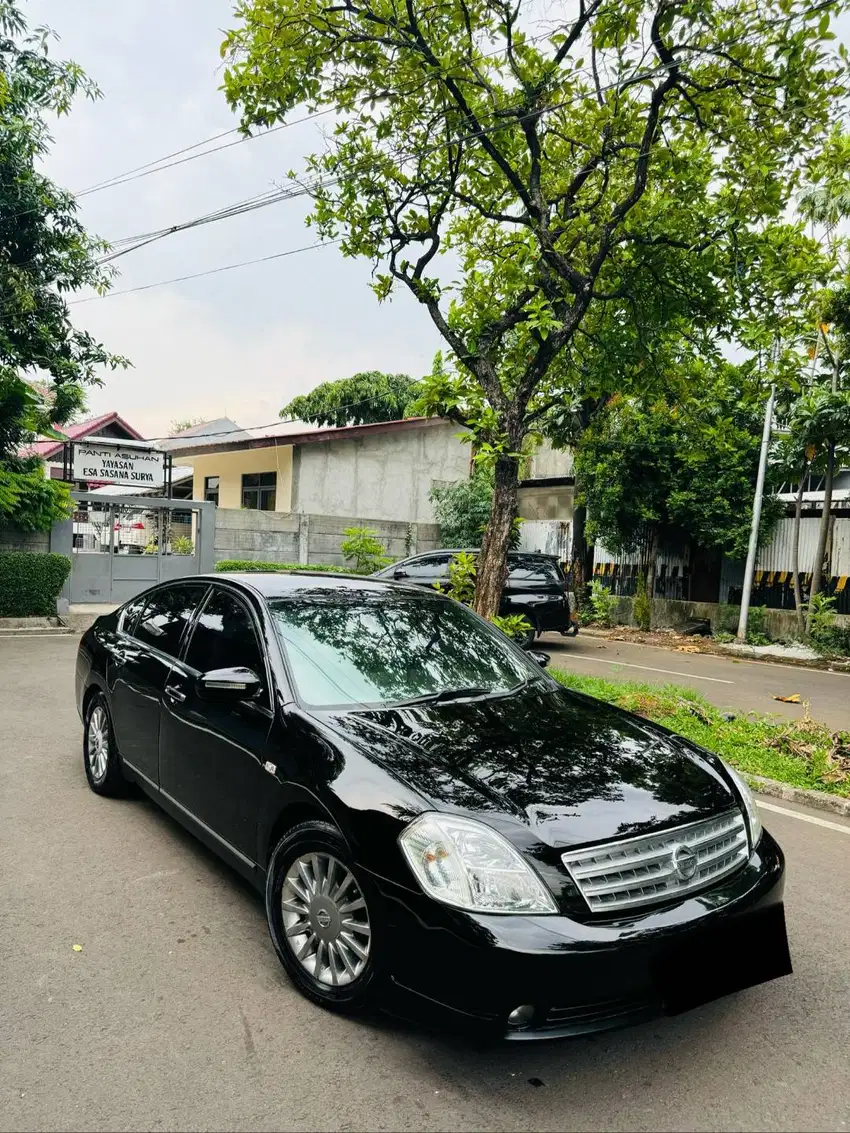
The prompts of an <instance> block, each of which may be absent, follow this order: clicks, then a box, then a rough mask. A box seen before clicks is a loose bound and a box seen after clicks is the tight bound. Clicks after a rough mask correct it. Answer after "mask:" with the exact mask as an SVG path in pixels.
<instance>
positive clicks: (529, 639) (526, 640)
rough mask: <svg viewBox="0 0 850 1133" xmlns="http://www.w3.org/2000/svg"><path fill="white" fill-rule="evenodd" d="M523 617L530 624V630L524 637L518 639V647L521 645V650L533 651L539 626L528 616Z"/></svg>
mask: <svg viewBox="0 0 850 1133" xmlns="http://www.w3.org/2000/svg"><path fill="white" fill-rule="evenodd" d="M523 617H524V618H525V620H526V621H527V622H528V629H527V630H526V631H525V633H524V634H523V635H522V637H518V638H517V645H519V646H520V648H521V649H531V648H532V647H533V645H534V640H535V638H536V637H537V625H536V623H535V622H534V619H533V618H530V617H529V616H528V614H523Z"/></svg>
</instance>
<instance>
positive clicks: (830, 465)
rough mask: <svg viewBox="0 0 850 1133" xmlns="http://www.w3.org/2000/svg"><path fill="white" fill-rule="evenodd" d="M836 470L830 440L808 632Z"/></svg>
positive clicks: (822, 556)
mask: <svg viewBox="0 0 850 1133" xmlns="http://www.w3.org/2000/svg"><path fill="white" fill-rule="evenodd" d="M834 472H835V441H830V442H829V448H828V449H827V454H826V476H825V478H824V482H823V513H822V514H821V517H820V527H819V528H818V545H817V547H816V549H815V561H814V563H813V564H812V589H811V592H810V594H809V612H808V614H807V616H806V633H811V632H812V613H813V610H812V603H813V601H814V597H815V595H816V594H818V593H819V592H820V584H821V575H822V574H823V560H824V556H825V553H826V536H827V533H828V532H829V520H830V512H831V510H832V478H833V473H834Z"/></svg>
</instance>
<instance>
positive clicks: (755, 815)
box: [724, 760, 761, 850]
mask: <svg viewBox="0 0 850 1133" xmlns="http://www.w3.org/2000/svg"><path fill="white" fill-rule="evenodd" d="M724 766H725V767H726V770H727V771H728V772H729V774H730V775H731V776H732V779H733V780H734V782H735V786H736V787H737V788H738V794H739V795H740V796H741V802H742V803H743V804H744V811H745V812H746V815H747V825H748V826H749V828H750V849H751V850H754V849H755V848H756V846H757V845H758V844H759V841H760V839H761V815H760V814H759V808H758V806H757V804H756V800H755V799H754V798H753V792H752V791H751V790H750V787H749V784H748V783H747V781H746V779H745V778H744V777H743V776H742V775H739V774H738V772H737V771H736V770H735V768H734V767H730V766H729V764H728V763H726V761H725V760H724Z"/></svg>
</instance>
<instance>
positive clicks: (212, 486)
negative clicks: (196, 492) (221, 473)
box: [204, 476, 219, 506]
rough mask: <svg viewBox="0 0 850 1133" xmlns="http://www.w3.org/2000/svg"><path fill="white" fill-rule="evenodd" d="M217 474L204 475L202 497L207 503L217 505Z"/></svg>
mask: <svg viewBox="0 0 850 1133" xmlns="http://www.w3.org/2000/svg"><path fill="white" fill-rule="evenodd" d="M218 479H219V478H218V476H205V477H204V499H205V500H206V501H207V503H208V504H215V505H216V506H218Z"/></svg>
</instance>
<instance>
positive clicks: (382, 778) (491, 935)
mask: <svg viewBox="0 0 850 1133" xmlns="http://www.w3.org/2000/svg"><path fill="white" fill-rule="evenodd" d="M199 581H200V583H201V584H202V591H201V593H202V594H203V595H206V601H207V602H211V601H212V599H213V595H214V594H215V593H216V592H217V591H224V592H227V593H229V594H230V595H232V596H233V597H234V598H236V599H237V600H238V601H239V602H241V603H243V604H244V607H245V609H246V610H247V612H248V614H249V616H250V619H251V621H252V623H253V625H254V628H255V632H256V634H257V637H258V640H259V641H260V642H261V643H262V651H263V655H264V664H265V671H264V672H262V673H259V674H258V675H259V676H260V677H261V680H262V682H263V686H264V692H263V694H262V695H261V696H260V697H259V698H258V699H256V700H251V701H243V702H239V701H233V700H232V699H231V700H230V701H226V700H224V699H222V700H220V701H215V700H214V699H213V700H211V699H209V698H208V697H207V696H206V695H205V694H204V691H203V689H202V687H201V685H200V680H199V678H200V676H201V671H200V670H199V669H197V668H190V667H189V665H188V664H187V663H186V660H185V657H186V653H187V650H188V648H189V647H190V642H191V637H192V634H193V632H194V625H195V623H196V621H197V617H198V611H197V610H194V611H193V612H192V613H191V615H190V617H188V618H187V621H186V628H185V630H184V631H183V637H182V640H181V644H180V649H179V653H178V656H176V657H170V656H166V655H165V654H163V653H161V652H160V651H158V650H157V649H156V647H154V646H152V645H143V644H142V643H140V642H139V641H138V640H137V639H136V638H135V637H133V636H132V633H131V632H130V631H132V629H133V625H134V621H133V619H131V618H129V617H127V616H126V615H125V614H124V613H123V612H122V611H118V612H116V613H115V614H110V615H108V616H106V617H102V618H100V619H98V621H97V622H96V623H95V625H94V626H93V627H92V629H91V630H89V631H88V632H87V633H86V634H85V636H84V637H83V640H82V642H81V645H80V652H79V656H78V662H77V674H76V677H77V701H78V707H79V709H80V712H81V713H83V712H84V708H85V702H86V697H87V696H88V695H89V694H90V693H91V692H92V690H94V689H101V690H104V691H105V692H106V694H107V697H108V700H109V704H110V708H111V711H112V715H113V720H114V724H115V730H116V735H117V738H118V742H119V746H120V750H121V754H122V760H123V766H124V770H125V773H126V774H127V776H128V777H129V778H132V779H134V780H135V781H136V782H137V783H138V784H139V785H140V786H141V787H142V788H143V789H144V790H145V791H147V793H148V794H150V795H151V796H152V797H153V798H155V799H156V800H157V801H159V802H160V803H161V805H163V806H164V807H165V809H167V810H168V811H169V812H170V813H171V814H173V815H174V816H175V817H176V818H177V819H178V820H179V821H181V822H182V823H184V824H185V825H186V826H187V827H188V828H189V829H190V830H192V831H193V832H194V833H195V834H196V835H197V836H198V837H199V838H200V839H201V840H202V841H204V842H205V843H206V844H207V845H209V846H211V847H212V848H213V849H214V850H216V851H217V852H218V853H219V854H221V856H222V857H223V858H225V860H227V861H229V862H230V863H231V864H232V865H233V866H234V867H235V868H237V869H238V870H239V871H240V872H241V873H243V874H244V875H245V876H246V877H248V878H250V879H251V880H252V881H253V882H254V883H255V884H256V885H257V886H258V887H259V886H262V884H263V882H264V878H265V869H266V866H267V863H268V860H269V856H270V853H271V850H272V849H273V848H274V846H275V844H276V842H277V840H278V839H279V837H280V836H281V834H282V832H283V831H285V830H286V829H287V828H288V827H290V826H292V825H293V824H295V823H297V822H299V821H302V820H303V819H304V818H306V817H310V816H313V817H323V818H325V819H327V820H329V821H332V822H333V823H334V824H335V825H336V826H337V827H338V828H339V829H340V831H341V832H342V834H343V836H344V837H345V839H346V840H347V842H348V844H349V847H350V850H351V855H352V857H353V859H354V861H355V862H356V864H357V865H358V866H359V868H360V869H361V870H364V871H368V872H369V873H370V874H371V875H372V878H373V880H374V882H375V884H376V885H377V886H378V888H379V889H380V890H381V892H382V894H383V898H384V907H385V916H386V920H387V925H386V930H387V932H388V933H389V934H390V935H391V937H392V938H393V944H392V947H391V948H390V949H389V950H388V951H389V955H390V956H391V957H392V972H391V975H392V982H391V984H390V989H391V990H390V994H389V1006H390V1007H391V1008H395V1009H397V1010H408V1009H411V1010H415V1011H416V1012H417V1013H418V1014H423V1013H424V1014H426V1015H428V1014H431V1013H435V1012H436V1013H437V1014H438V1015H441V1016H442V1017H448V1018H449V1019H453V1020H454V1022H455V1023H456V1024H458V1025H460V1023H461V1022H463V1021H467V1022H476V1023H478V1024H481V1023H485V1024H487V1023H488V1022H489V1023H492V1024H493V1025H494V1026H496V1028H497V1029H498V1030H499V1031H502V1030H503V1029H504V1019H505V1016H506V1014H507V1012H508V1011H509V1010H510V1009H511V1008H512V1007H513V1006H516V1005H517V1004H518V1003H526V1002H527V1003H533V1004H535V1005H536V1007H537V1015H536V1019H537V1020H540V1025H539V1026H535V1027H532V1028H530V1029H528V1030H526V1031H523V1032H520V1033H515V1034H513V1036H512V1037H529V1036H531V1035H537V1034H540V1035H554V1034H572V1033H581V1032H582V1031H585V1030H597V1029H604V1028H605V1027H608V1026H614V1025H621V1024H622V1023H623V1022H628V1021H631V1020H633V1019H636V1018H640V1017H644V1016H645V1015H646V1014H653V1013H655V1012H657V1011H661V1010H671V1009H673V1008H672V1007H671V1004H672V1003H673V1002H674V1000H672V999H669V998H665V995H664V994H663V989H662V983H663V981H662V980H661V977H660V976H659V975H658V971H659V969H658V965H659V964H660V963H661V961H662V959H663V957H664V956H668V955H673V953H671V952H670V949H671V948H673V947H674V946H675V947H676V948H681V947H683V946H684V945H685V944H687V942H688V941H692V943H693V946H694V947H697V945H698V943H699V942H700V941H708V940H709V939H710V940H712V941H714V940H715V939H717V940H721V937H718V936H717V932H716V929H717V926H718V925H720V924H723V925H726V926H727V927H726V929H724V933H725V936H722V942H723V948H724V949H725V948H727V947H728V948H734V947H736V941H739V940H742V939H744V938H749V937H753V938H754V937H755V936H758V934H759V933H760V932H761V927H760V926H762V924H766V923H767V920H766V918H765V917H763V916H762V917H761V918H760V919H759V911H760V910H761V911H762V912H763V911H764V910H765V909H770V908H773V909H774V910H778V912H776V916H777V917H780V916H781V911H782V884H783V861H782V855H781V853H780V851H779V848H778V847H777V846H776V844H775V842H773V840H772V839H771V838H770V836H769V835H767V834H765V835H764V838H763V840H762V842H761V844H760V846H759V848H758V850H757V851H756V852H755V853H753V855H752V856H751V858H750V861H749V862H748V863H747V864H746V866H744V867H743V868H741V869H739V870H738V871H737V872H736V873H734V874H733V875H731V876H729V877H727V878H724V879H723V880H722V882H721V883H720V884H719V885H716V886H714V887H712V888H708V889H706V890H705V891H703V892H701V893H699V894H697V895H692V896H690V897H688V898H686V899H680V900H679V901H677V902H672V903H671V904H669V905H667V906H659V907H655V908H653V909H651V910H644V911H642V912H639V913H635V914H632V915H630V916H628V917H624V918H623V919H622V920H620V921H618V922H611V921H605V920H602V919H599V918H598V917H594V916H593V915H592V914H590V913H589V911H588V910H587V908H586V906H585V905H584V902H583V901H582V900H581V898H580V897H579V895H578V894H577V892H576V891H575V888H574V886H573V883H572V882H571V880H570V878H569V876H568V874H567V872H566V870H565V869H564V867H563V865H562V863H561V859H560V855H561V854H562V853H563V851H564V850H565V849H566V848H568V847H571V846H576V845H579V844H587V843H593V842H597V841H607V840H609V839H611V838H617V837H621V836H629V835H634V834H635V833H640V832H643V831H648V830H653V829H660V828H663V827H669V826H676V825H679V824H682V823H685V822H690V821H693V820H695V819H698V818H701V817H705V816H707V815H711V814H715V813H719V812H722V811H726V810H729V809H730V808H731V807H734V806H737V805H738V801H737V797H736V794H735V791H734V788H733V786H732V784H731V782H730V781H729V779H728V777H727V775H726V772H725V770H724V768H723V765H722V764H721V763H720V762H719V761H718V760H717V759H716V758H715V757H714V756H712V755H710V754H709V753H707V752H703V751H700V750H699V749H697V748H695V747H693V745H690V744H688V743H686V742H685V741H683V740H681V739H679V738H678V737H676V736H673V735H672V734H671V733H669V732H667V731H665V730H664V729H662V728H659V727H656V726H654V725H651V724H648V723H647V722H645V721H643V720H641V719H639V718H637V717H634V716H630V715H629V714H627V713H624V712H621V711H619V710H617V709H614V708H611V707H609V706H606V705H604V704H602V703H601V702H598V701H595V700H593V699H591V698H589V697H584V696H581V695H578V694H575V693H570V692H567V691H566V690H564V689H562V688H561V687H560V686H559V685H557V684H556V683H555V682H554V681H553V680H552V679H551V678H550V677H549V676H548V675H547V674H546V673H544V672H543V671H542V670H539V669H537V668H536V667H535V666H534V665H533V663H532V662H531V661H527V662H526V664H527V666H528V670H529V674H530V679H529V683H528V684H527V685H526V686H525V687H524V688H522V689H520V690H519V691H517V692H515V693H513V694H508V695H505V696H502V697H495V698H491V699H486V700H474V701H469V700H468V701H449V702H445V703H440V704H427V705H416V706H410V707H396V708H390V707H388V708H368V707H362V708H354V709H352V710H348V711H342V710H339V709H331V710H325V711H315V710H308V709H307V708H306V707H305V706H303V705H300V704H299V703H298V701H297V699H296V697H295V695H294V692H293V689H292V686H291V684H290V680H289V677H288V670H287V661H286V658H285V656H284V654H283V651H282V649H281V646H280V644H279V639H278V636H277V634H276V632H275V629H274V625H273V622H272V619H271V617H270V615H269V611H268V608H267V606H266V602H267V600H268V599H270V598H274V597H279V596H284V595H286V596H290V597H291V596H293V595H295V596H297V595H299V594H301V595H303V596H304V598H305V600H307V597H308V596H309V592H310V591H313V592H315V591H317V590H321V591H325V592H327V591H334V590H338V589H348V590H357V591H359V592H368V593H369V594H372V595H377V596H378V597H380V599H381V600H382V601H385V602H388V603H392V602H405V601H409V600H410V597H411V596H412V595H413V594H415V593H417V592H416V591H415V590H411V589H410V588H409V587H407V586H405V585H403V584H397V583H387V582H383V581H379V580H372V579H362V578H359V579H347V578H345V577H343V576H338V575H336V576H320V575H307V574H292V575H285V574H276V575H218V576H215V577H214V578H209V579H201V580H193V581H192V586H193V587H194V588H195V589H194V591H193V593H194V595H195V596H197V594H198V590H197V588H198V583H199ZM186 585H187V584H186V583H173V584H170V588H175V587H181V586H186ZM209 587H212V588H213V590H212V591H211V590H209V589H208V588H209ZM158 589H159V590H160V591H161V590H163V589H165V588H163V587H160V588H158ZM186 593H188V591H187V592H186ZM418 594H419V595H421V591H418ZM184 596H185V595H184ZM132 607H133V611H134V612H135V613H136V614H138V610H137V608H136V604H135V603H134V604H132ZM196 652H197V651H196ZM220 660H221V659H220V658H219V659H218V660H217V664H218V662H219V661H220ZM426 810H447V811H452V812H455V813H462V814H467V815H470V816H472V817H475V818H477V819H479V820H482V821H485V822H487V823H488V824H490V825H492V826H493V827H495V828H497V829H498V830H500V831H501V832H502V833H503V834H504V835H505V836H506V837H507V838H509V839H510V840H511V841H512V842H513V843H514V844H515V845H516V846H517V847H518V848H519V849H520V850H521V851H522V852H523V853H524V854H526V855H527V856H528V857H529V859H530V860H531V861H532V862H533V864H534V866H535V868H536V869H537V870H538V872H539V873H540V875H541V876H542V878H543V880H544V881H545V883H546V884H547V885H548V887H549V889H550V890H551V892H552V893H553V895H554V896H555V899H556V901H557V903H558V905H559V908H560V913H559V915H550V916H537V917H530V916H511V915H500V914H471V913H466V912H463V911H459V910H456V909H452V908H449V907H448V906H445V905H442V904H440V903H438V902H436V901H434V900H432V899H431V898H429V897H427V896H426V895H425V894H424V893H423V892H422V891H421V889H420V888H419V886H418V883H417V882H416V881H415V879H414V877H413V875H412V874H411V872H410V869H409V867H408V866H407V864H406V862H405V861H404V859H403V856H402V854H401V851H400V849H399V847H398V844H397V838H398V835H399V833H400V832H401V830H402V829H403V828H404V826H405V824H406V823H407V822H409V821H410V820H411V819H412V818H413V817H415V816H416V815H417V814H420V813H422V812H423V811H426ZM754 917H755V918H756V919H755V920H753V919H752V918H754ZM772 923H773V922H771V924H772ZM777 924H778V922H777ZM709 928H711V931H712V932H713V933H714V935H713V936H710V937H709V936H707V935H706V934H707V933H708V931H709ZM763 935H764V936H765V939H766V940H767V941H768V943H767V944H766V945H765V950H764V952H765V957H766V959H765V966H764V969H763V973H762V976H761V977H759V978H771V977H772V975H776V974H783V972H782V971H780V970H779V969H781V968H782V967H783V964H785V969H784V970H788V966H787V946H786V945H785V936H784V928H783V929H782V931H781V932H780V930H779V928H778V927H776V925H774V927H773V928H771V929H770V930H767V929H766V930H765V932H764V934H763ZM705 946H706V947H708V944H706V945H705ZM711 947H714V945H713V944H712V945H711ZM717 947H720V945H717ZM771 949H772V950H773V954H774V955H773V960H770V956H771V954H772V953H771ZM783 949H785V952H784V953H783ZM783 956H784V957H785V959H783ZM771 964H772V967H771ZM773 968H775V969H776V970H775V971H774V970H773ZM751 982H752V981H751ZM739 986H740V984H739ZM720 993H722V989H721V990H720V991H716V992H715V994H720ZM600 1004H601V1005H602V1006H600ZM588 1005H590V1006H589V1007H588ZM606 1005H607V1006H606ZM584 1007H587V1010H584V1011H583V1010H580V1009H582V1008H584ZM552 1012H554V1013H555V1014H554V1015H552Z"/></svg>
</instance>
